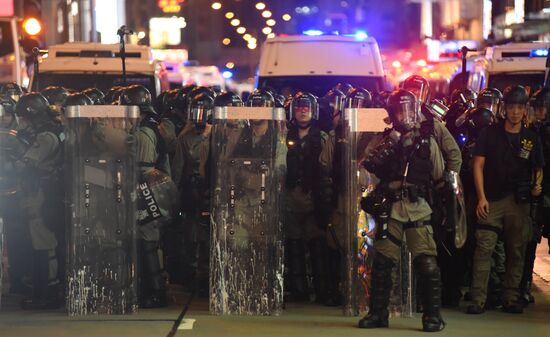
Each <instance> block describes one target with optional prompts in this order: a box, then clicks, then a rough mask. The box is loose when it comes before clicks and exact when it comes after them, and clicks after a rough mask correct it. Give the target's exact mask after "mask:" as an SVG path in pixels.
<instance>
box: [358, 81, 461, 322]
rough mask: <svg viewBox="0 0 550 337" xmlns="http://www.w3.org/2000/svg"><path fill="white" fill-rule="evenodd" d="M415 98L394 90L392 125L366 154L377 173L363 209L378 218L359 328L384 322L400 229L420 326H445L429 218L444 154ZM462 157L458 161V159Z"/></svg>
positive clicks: (390, 106) (368, 164) (367, 163)
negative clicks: (415, 289) (423, 120)
mask: <svg viewBox="0 0 550 337" xmlns="http://www.w3.org/2000/svg"><path fill="white" fill-rule="evenodd" d="M417 104H418V103H417V100H416V97H415V96H414V95H413V94H412V93H410V92H408V91H406V90H398V91H395V92H393V93H392V94H391V95H390V97H389V99H388V113H389V116H390V119H391V121H392V124H393V129H392V130H391V132H390V131H389V132H387V137H386V138H385V139H384V140H383V141H381V143H380V144H379V145H378V146H377V147H376V148H375V149H374V150H373V151H372V153H370V154H369V156H368V158H367V159H366V161H365V167H366V168H367V170H369V171H370V172H372V173H374V174H375V175H376V176H377V177H378V178H380V180H381V181H380V183H379V184H378V185H377V187H376V190H375V192H373V193H371V194H370V195H369V197H367V199H365V200H363V202H362V206H363V209H364V210H365V211H366V212H367V213H370V214H371V215H373V216H374V217H375V219H377V239H376V241H375V243H374V246H375V249H376V256H375V258H374V264H373V274H372V289H371V294H372V295H371V304H370V308H369V314H368V315H367V316H365V317H364V318H363V319H361V320H360V321H359V327H360V328H378V327H388V316H389V313H388V305H389V297H390V291H391V288H392V269H393V267H394V265H395V264H396V263H397V262H398V261H399V257H400V252H401V250H400V246H401V243H402V239H403V234H405V235H406V236H407V246H408V247H409V249H410V250H411V253H412V255H413V263H414V267H415V271H416V273H417V277H418V283H419V284H420V286H421V287H422V288H423V289H422V290H421V291H420V292H419V293H420V294H421V297H422V298H421V300H422V306H423V310H424V311H423V316H422V325H423V330H424V331H440V330H442V329H443V328H444V327H445V322H444V321H443V319H442V317H441V313H440V305H441V304H440V300H441V279H440V271H439V267H438V265H437V260H436V255H437V250H436V244H435V242H434V238H433V227H432V223H431V221H430V220H431V214H432V208H431V207H430V205H429V204H428V201H427V198H428V191H429V190H430V189H432V188H433V181H437V180H439V179H441V178H442V177H443V174H444V170H445V163H444V160H443V154H442V153H441V151H440V150H439V147H438V146H437V142H436V139H435V137H434V136H433V133H434V129H433V124H432V125H431V126H430V124H425V123H419V122H420V115H419V109H418V105H417ZM459 162H460V161H459Z"/></svg>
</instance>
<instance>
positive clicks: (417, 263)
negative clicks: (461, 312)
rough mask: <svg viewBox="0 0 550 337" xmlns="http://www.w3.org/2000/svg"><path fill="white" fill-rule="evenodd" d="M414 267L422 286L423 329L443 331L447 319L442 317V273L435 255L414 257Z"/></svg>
mask: <svg viewBox="0 0 550 337" xmlns="http://www.w3.org/2000/svg"><path fill="white" fill-rule="evenodd" d="M414 267H415V268H416V272H417V275H418V279H419V281H420V282H421V285H422V286H423V287H422V295H423V296H422V304H423V305H422V306H423V307H424V314H423V315H422V330H424V331H426V332H436V331H441V330H443V329H444V328H445V321H443V318H442V317H441V273H440V271H439V267H438V266H437V260H436V258H435V256H429V255H419V256H417V257H416V258H415V259H414Z"/></svg>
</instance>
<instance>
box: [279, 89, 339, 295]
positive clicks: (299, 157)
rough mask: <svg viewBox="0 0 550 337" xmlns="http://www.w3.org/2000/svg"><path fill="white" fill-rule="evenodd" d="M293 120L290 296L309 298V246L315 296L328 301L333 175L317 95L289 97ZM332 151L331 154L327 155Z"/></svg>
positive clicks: (288, 183) (289, 192) (289, 188)
mask: <svg viewBox="0 0 550 337" xmlns="http://www.w3.org/2000/svg"><path fill="white" fill-rule="evenodd" d="M290 109H291V115H292V116H293V122H292V124H291V125H290V127H289V130H288V135H287V148H288V154H287V180H286V188H287V190H286V207H287V209H286V223H285V226H284V230H285V234H286V242H285V251H286V253H285V258H287V261H288V263H287V265H288V267H289V268H288V269H289V270H288V282H287V284H288V285H289V287H288V288H289V290H290V293H291V297H292V298H293V299H295V300H306V299H307V298H308V292H307V287H306V261H305V255H306V251H305V249H306V248H308V249H309V252H310V256H311V261H310V262H311V267H312V271H313V284H314V288H315V295H316V301H317V302H319V303H324V302H325V301H326V300H327V298H328V296H330V295H331V294H329V293H328V289H327V273H328V270H327V269H326V267H327V266H326V254H327V242H326V226H327V220H328V217H329V214H328V213H327V212H330V210H331V206H330V204H331V197H332V195H331V194H332V191H331V186H330V175H329V172H328V168H327V167H326V165H324V164H322V163H321V161H320V158H321V157H325V158H329V159H327V160H325V162H326V163H332V159H330V156H331V155H330V154H328V155H327V154H324V153H327V151H328V152H331V150H329V148H330V142H329V139H328V135H327V134H326V133H324V132H323V131H321V130H320V129H319V127H317V126H316V125H314V124H313V123H314V122H315V121H316V120H317V118H318V114H319V106H318V103H317V99H316V98H315V97H314V96H313V95H311V94H308V93H302V92H300V93H298V94H296V95H295V96H294V98H293V99H292V102H291V106H290ZM327 156H328V157H327Z"/></svg>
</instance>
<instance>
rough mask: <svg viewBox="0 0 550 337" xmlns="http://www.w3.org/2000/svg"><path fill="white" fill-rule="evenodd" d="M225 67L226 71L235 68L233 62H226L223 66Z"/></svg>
mask: <svg viewBox="0 0 550 337" xmlns="http://www.w3.org/2000/svg"><path fill="white" fill-rule="evenodd" d="M225 67H226V68H227V69H233V68H235V63H233V62H227V63H226V64H225Z"/></svg>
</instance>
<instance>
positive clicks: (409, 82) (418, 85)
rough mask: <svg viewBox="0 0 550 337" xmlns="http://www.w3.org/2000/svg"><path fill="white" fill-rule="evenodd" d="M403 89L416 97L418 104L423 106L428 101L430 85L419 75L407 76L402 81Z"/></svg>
mask: <svg viewBox="0 0 550 337" xmlns="http://www.w3.org/2000/svg"><path fill="white" fill-rule="evenodd" d="M403 89H405V90H407V91H410V92H411V93H413V94H414V95H415V96H416V99H417V100H418V102H419V103H421V104H424V103H426V102H427V101H428V100H429V99H430V85H429V84H428V80H426V79H425V78H424V77H422V76H420V75H412V76H409V77H407V78H406V79H405V81H403Z"/></svg>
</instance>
